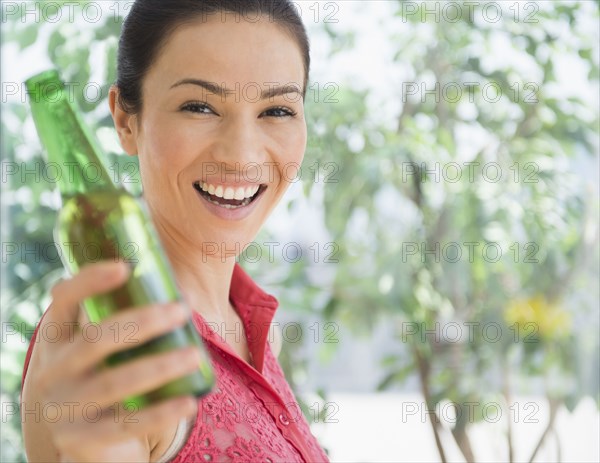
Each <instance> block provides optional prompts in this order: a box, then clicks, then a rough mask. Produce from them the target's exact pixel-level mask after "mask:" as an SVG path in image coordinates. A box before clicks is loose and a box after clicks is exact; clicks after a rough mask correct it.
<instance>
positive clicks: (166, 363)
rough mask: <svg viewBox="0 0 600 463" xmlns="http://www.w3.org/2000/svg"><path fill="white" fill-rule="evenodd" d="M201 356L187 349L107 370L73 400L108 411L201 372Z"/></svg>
mask: <svg viewBox="0 0 600 463" xmlns="http://www.w3.org/2000/svg"><path fill="white" fill-rule="evenodd" d="M200 361H201V356H200V352H199V350H198V348H196V347H185V348H183V349H176V350H174V351H169V352H165V353H160V354H154V355H149V356H145V357H143V358H141V359H136V360H132V361H130V362H127V363H126V364H124V365H119V366H117V367H114V368H110V369H108V370H104V371H102V372H100V373H98V374H97V375H94V376H93V377H91V378H89V379H87V380H85V382H84V383H83V384H82V385H81V386H80V387H78V388H77V391H76V393H75V394H74V395H72V396H71V398H70V400H73V401H75V402H77V403H89V402H92V403H94V406H97V407H99V408H106V407H108V406H109V405H112V404H114V403H115V402H120V401H122V400H124V399H125V398H127V397H130V396H133V395H140V394H144V393H147V392H150V391H153V390H155V389H157V388H158V387H160V386H163V385H165V384H167V383H168V382H170V381H173V380H175V379H177V378H181V377H182V376H184V375H189V374H191V373H192V372H194V371H196V370H198V365H199V363H200Z"/></svg>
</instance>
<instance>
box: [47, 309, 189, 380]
mask: <svg viewBox="0 0 600 463" xmlns="http://www.w3.org/2000/svg"><path fill="white" fill-rule="evenodd" d="M188 318H189V311H188V309H187V308H186V307H184V306H182V305H181V304H179V303H171V304H154V305H151V306H147V307H139V308H130V309H125V310H123V311H121V312H119V313H117V314H115V315H113V316H112V317H110V318H108V319H106V320H104V321H103V322H101V323H99V324H97V325H95V329H94V333H93V334H92V333H90V334H88V335H86V332H88V331H90V332H91V330H88V329H87V326H88V325H84V326H83V330H82V331H81V332H80V333H77V335H76V336H75V337H74V338H73V341H72V342H71V343H69V344H68V345H65V344H63V346H64V349H62V350H61V351H59V352H57V353H56V354H55V356H54V358H53V359H52V364H53V365H56V367H55V368H47V369H46V370H45V372H44V374H45V376H44V378H42V380H43V382H45V383H46V384H53V383H54V382H55V381H57V380H60V379H61V378H74V377H76V376H78V375H82V374H84V373H85V372H88V371H90V370H92V369H93V368H95V367H96V366H97V365H98V364H100V363H101V362H102V361H103V360H104V359H105V358H106V357H108V356H109V355H111V354H114V353H116V352H121V351H126V350H128V349H132V348H134V347H139V346H141V345H143V344H144V343H145V342H147V341H150V340H152V339H155V338H157V337H158V336H160V335H163V334H166V333H169V332H171V331H173V330H174V329H175V328H178V327H180V326H182V325H184V324H185V323H186V322H187V320H188ZM97 334H99V335H97ZM87 336H89V337H87ZM132 341H134V342H132Z"/></svg>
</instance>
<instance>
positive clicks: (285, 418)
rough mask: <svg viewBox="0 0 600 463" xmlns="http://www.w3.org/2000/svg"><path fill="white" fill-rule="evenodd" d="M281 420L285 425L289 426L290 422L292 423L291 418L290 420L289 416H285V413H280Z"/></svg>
mask: <svg viewBox="0 0 600 463" xmlns="http://www.w3.org/2000/svg"><path fill="white" fill-rule="evenodd" d="M279 421H280V422H281V424H282V425H284V426H287V425H288V424H290V420H288V418H287V416H285V415H284V414H283V413H280V414H279Z"/></svg>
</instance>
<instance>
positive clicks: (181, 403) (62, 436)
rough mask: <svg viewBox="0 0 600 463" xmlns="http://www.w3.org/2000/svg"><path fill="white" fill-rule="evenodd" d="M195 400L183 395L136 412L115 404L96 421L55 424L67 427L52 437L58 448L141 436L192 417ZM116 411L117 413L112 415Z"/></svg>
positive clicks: (194, 409) (107, 443)
mask: <svg viewBox="0 0 600 463" xmlns="http://www.w3.org/2000/svg"><path fill="white" fill-rule="evenodd" d="M197 401H198V399H196V398H195V397H193V396H184V397H177V398H175V399H171V400H166V401H162V402H159V403H157V404H154V405H152V406H149V407H144V408H143V409H141V410H135V411H132V410H124V409H123V407H121V406H120V407H114V408H113V410H112V411H106V410H105V411H103V414H102V418H101V419H99V420H97V419H96V418H95V417H94V418H92V419H90V420H85V419H83V420H82V419H80V420H77V421H69V422H66V423H60V424H59V423H57V424H58V425H59V426H66V429H63V430H62V431H63V432H60V433H59V434H58V435H57V436H56V438H55V440H56V443H57V445H58V446H59V447H60V448H77V446H81V445H98V446H107V445H112V444H114V443H117V442H122V441H125V440H128V439H130V438H132V437H144V436H146V435H147V434H149V433H155V432H157V431H158V430H159V429H164V428H166V427H168V426H175V425H176V424H177V423H178V421H179V420H181V418H191V417H193V416H195V415H196V414H197V410H198V408H197V407H198V405H197ZM116 410H118V413H116V414H115V411H116Z"/></svg>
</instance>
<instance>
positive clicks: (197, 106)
mask: <svg viewBox="0 0 600 463" xmlns="http://www.w3.org/2000/svg"><path fill="white" fill-rule="evenodd" d="M181 110H182V111H189V112H192V113H198V114H210V113H214V111H213V110H212V108H211V107H210V106H208V105H207V104H206V103H202V102H200V101H195V102H192V103H186V104H185V105H183V106H182V107H181Z"/></svg>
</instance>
